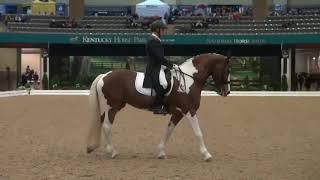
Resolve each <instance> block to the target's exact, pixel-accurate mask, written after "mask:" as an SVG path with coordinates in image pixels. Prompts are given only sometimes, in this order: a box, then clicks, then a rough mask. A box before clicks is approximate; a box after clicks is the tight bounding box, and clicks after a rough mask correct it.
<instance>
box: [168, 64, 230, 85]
mask: <svg viewBox="0 0 320 180" xmlns="http://www.w3.org/2000/svg"><path fill="white" fill-rule="evenodd" d="M174 71H175V74H176V77H177V78H178V77H179V78H178V79H177V80H178V83H179V87H180V88H181V89H182V90H184V91H186V88H187V87H186V79H185V76H184V75H186V76H188V77H190V78H192V79H193V81H195V80H196V79H195V77H194V76H193V75H190V74H187V73H185V72H183V71H182V70H181V68H180V67H179V66H178V69H174ZM178 73H179V74H180V75H179V76H178ZM182 80H183V85H182V84H181V81H182ZM230 83H231V81H225V82H223V83H221V84H219V87H221V86H226V85H230ZM205 84H207V85H211V86H213V87H214V88H215V89H216V90H218V89H219V88H218V87H217V85H216V83H215V82H214V80H213V82H208V81H206V82H205Z"/></svg>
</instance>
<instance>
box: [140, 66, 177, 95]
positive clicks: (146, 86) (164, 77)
mask: <svg viewBox="0 0 320 180" xmlns="http://www.w3.org/2000/svg"><path fill="white" fill-rule="evenodd" d="M162 72H163V71H162ZM159 76H160V77H159V79H160V84H161V85H162V86H164V85H166V88H165V96H169V95H170V93H171V91H172V87H173V76H172V74H171V72H170V70H164V73H160V75H159ZM135 88H136V90H137V91H138V92H139V93H140V94H143V95H146V96H155V95H156V91H155V90H154V89H153V88H152V80H151V79H150V78H146V79H145V75H144V73H141V72H137V76H136V80H135Z"/></svg>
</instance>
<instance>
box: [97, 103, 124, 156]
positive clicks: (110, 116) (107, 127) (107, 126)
mask: <svg viewBox="0 0 320 180" xmlns="http://www.w3.org/2000/svg"><path fill="white" fill-rule="evenodd" d="M124 105H125V104H123V105H119V106H112V107H111V108H110V109H109V110H108V112H107V115H105V118H104V122H103V126H102V127H103V132H104V134H105V137H106V141H107V147H106V148H107V152H109V153H111V157H112V158H115V157H116V156H117V155H118V153H117V151H116V150H115V148H114V146H113V145H112V142H111V128H112V124H113V122H114V119H115V116H116V114H117V112H118V111H120V110H121V109H122V108H123V107H124Z"/></svg>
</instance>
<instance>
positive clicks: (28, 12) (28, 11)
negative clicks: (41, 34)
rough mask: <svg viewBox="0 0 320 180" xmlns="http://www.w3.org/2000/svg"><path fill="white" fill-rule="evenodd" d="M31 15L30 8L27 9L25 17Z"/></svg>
mask: <svg viewBox="0 0 320 180" xmlns="http://www.w3.org/2000/svg"><path fill="white" fill-rule="evenodd" d="M31 14H32V11H31V8H28V10H27V15H28V16H30V15H31Z"/></svg>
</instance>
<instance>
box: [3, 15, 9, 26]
mask: <svg viewBox="0 0 320 180" xmlns="http://www.w3.org/2000/svg"><path fill="white" fill-rule="evenodd" d="M10 20H11V18H10V16H9V15H8V14H6V15H5V17H4V24H5V25H8V22H9V21H10Z"/></svg>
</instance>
